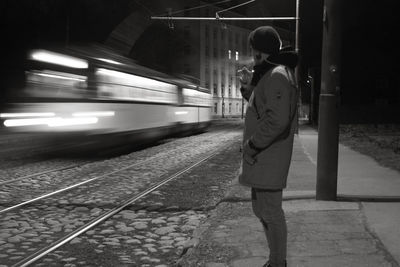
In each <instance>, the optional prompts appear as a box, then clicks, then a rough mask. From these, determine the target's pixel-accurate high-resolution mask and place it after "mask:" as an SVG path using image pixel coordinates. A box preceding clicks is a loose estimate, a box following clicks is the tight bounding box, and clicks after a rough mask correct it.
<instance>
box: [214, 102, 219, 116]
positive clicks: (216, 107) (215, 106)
mask: <svg viewBox="0 0 400 267" xmlns="http://www.w3.org/2000/svg"><path fill="white" fill-rule="evenodd" d="M214 113H215V114H217V113H218V103H214Z"/></svg>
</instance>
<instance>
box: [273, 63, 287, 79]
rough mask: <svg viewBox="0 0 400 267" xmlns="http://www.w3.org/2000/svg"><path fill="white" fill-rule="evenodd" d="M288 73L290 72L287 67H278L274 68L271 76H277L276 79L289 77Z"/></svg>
mask: <svg viewBox="0 0 400 267" xmlns="http://www.w3.org/2000/svg"><path fill="white" fill-rule="evenodd" d="M287 72H288V70H287V69H286V67H285V66H283V65H278V66H275V67H274V68H272V70H271V76H276V77H279V76H283V77H286V76H287Z"/></svg>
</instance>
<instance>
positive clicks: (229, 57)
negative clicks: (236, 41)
mask: <svg viewBox="0 0 400 267" xmlns="http://www.w3.org/2000/svg"><path fill="white" fill-rule="evenodd" d="M231 58H232V51H231V50H228V59H231Z"/></svg>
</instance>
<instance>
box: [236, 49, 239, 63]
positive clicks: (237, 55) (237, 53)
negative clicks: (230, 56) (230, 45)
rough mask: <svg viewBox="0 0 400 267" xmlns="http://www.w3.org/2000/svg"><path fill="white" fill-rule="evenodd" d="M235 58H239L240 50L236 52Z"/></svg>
mask: <svg viewBox="0 0 400 267" xmlns="http://www.w3.org/2000/svg"><path fill="white" fill-rule="evenodd" d="M235 59H236V61H238V60H239V52H238V51H236V52H235Z"/></svg>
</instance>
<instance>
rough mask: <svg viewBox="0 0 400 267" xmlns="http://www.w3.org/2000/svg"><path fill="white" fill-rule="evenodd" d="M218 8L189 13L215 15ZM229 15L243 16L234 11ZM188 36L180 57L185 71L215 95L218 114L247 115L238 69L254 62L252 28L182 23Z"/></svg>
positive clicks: (188, 13) (214, 109)
mask: <svg viewBox="0 0 400 267" xmlns="http://www.w3.org/2000/svg"><path fill="white" fill-rule="evenodd" d="M216 11H218V10H216V9H211V8H206V9H204V10H202V12H200V13H199V12H196V13H194V14H193V13H192V14H191V13H190V12H187V13H186V14H185V16H199V15H200V16H203V17H215V12H216ZM229 16H232V17H234V16H236V17H237V16H239V15H237V14H234V13H231V14H229ZM174 27H176V28H177V30H178V31H179V30H181V31H182V34H183V37H184V38H183V39H184V42H185V43H184V48H183V57H181V58H180V59H179V62H178V64H179V65H180V66H181V71H180V72H181V73H183V74H184V75H186V76H190V77H192V78H194V79H195V80H197V82H198V84H199V85H200V86H202V87H205V88H208V89H210V92H211V93H212V95H213V107H212V111H213V115H214V116H215V117H240V116H243V112H244V108H245V105H246V101H244V100H243V99H242V96H241V93H240V82H239V77H238V74H237V73H238V70H239V69H241V68H242V67H244V66H247V67H248V68H249V64H251V58H250V48H249V45H248V41H247V38H248V34H249V33H250V30H249V29H246V28H242V27H239V26H235V25H231V24H230V25H227V24H223V23H221V22H218V21H216V20H201V21H197V22H194V21H188V22H180V23H179V24H178V23H177V25H176V26H175V25H174Z"/></svg>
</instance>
